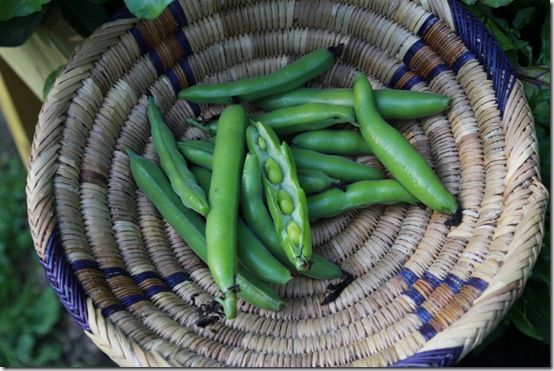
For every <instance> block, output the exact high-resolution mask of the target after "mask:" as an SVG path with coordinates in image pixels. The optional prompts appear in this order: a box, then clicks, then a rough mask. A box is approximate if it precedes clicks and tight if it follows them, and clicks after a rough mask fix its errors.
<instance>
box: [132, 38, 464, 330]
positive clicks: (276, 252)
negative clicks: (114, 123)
mask: <svg viewBox="0 0 554 371" xmlns="http://www.w3.org/2000/svg"><path fill="white" fill-rule="evenodd" d="M342 48H343V47H342V45H340V46H337V47H331V48H322V49H318V50H315V51H313V52H311V53H308V54H307V55H305V56H303V57H301V58H300V59H298V60H296V61H295V62H293V63H291V64H289V65H287V66H285V67H284V68H282V69H281V70H279V71H277V72H275V73H273V74H270V75H266V76H260V77H254V78H249V79H244V80H239V81H233V82H225V83H218V84H212V85H195V86H192V87H189V88H186V89H184V90H182V91H181V92H180V93H179V97H180V98H181V99H186V100H188V101H191V102H194V103H203V104H209V103H213V104H229V105H228V106H227V107H225V109H224V110H223V112H222V113H221V115H220V116H219V117H218V118H217V120H213V121H211V122H205V121H203V120H198V119H196V120H195V119H189V120H188V123H189V124H190V125H194V126H196V127H199V128H201V129H202V130H204V131H206V132H208V133H210V134H211V135H212V136H211V137H209V138H207V139H199V140H186V141H182V142H178V141H177V140H176V139H175V137H174V136H173V134H172V132H171V130H170V129H169V128H168V127H167V125H166V124H165V123H164V121H163V117H162V114H161V112H160V110H159V109H158V107H157V105H156V103H155V101H154V99H153V98H150V100H149V103H148V118H149V121H150V124H151V133H152V142H153V145H154V149H155V151H156V152H157V154H158V156H159V165H158V164H157V163H156V162H154V161H151V160H148V159H146V158H144V157H140V156H138V155H137V154H135V153H133V152H132V151H130V150H129V151H128V154H129V158H130V163H131V172H132V174H133V178H134V180H135V182H136V183H137V185H138V187H139V188H140V189H142V191H143V192H144V193H145V194H146V196H147V197H148V198H149V199H150V200H151V201H152V203H153V204H154V205H155V206H156V207H157V209H158V210H159V211H160V213H161V214H162V216H163V217H164V218H165V220H166V221H167V222H168V223H169V224H170V225H171V226H172V227H173V228H174V229H175V230H176V231H177V233H178V234H179V235H180V236H181V237H182V238H183V239H184V240H185V242H186V243H187V244H188V245H189V246H190V248H191V249H192V250H193V251H194V252H195V253H196V254H197V255H198V257H199V258H200V259H201V260H203V261H204V262H205V263H206V264H207V265H208V267H209V270H210V273H211V275H212V277H213V279H214V281H215V283H216V285H217V287H218V288H219V290H220V291H221V295H220V296H219V297H217V298H216V300H217V301H218V302H219V303H220V304H221V306H220V310H221V309H222V310H223V312H224V314H225V317H226V318H227V319H232V318H234V317H235V316H236V314H237V296H238V297H240V298H242V299H243V300H244V301H246V302H248V303H250V304H252V305H255V306H258V307H260V308H263V309H267V310H273V311H278V310H281V309H282V308H283V307H284V305H285V304H284V302H283V300H282V299H281V298H280V297H279V295H278V294H277V291H276V290H275V288H274V285H280V284H285V283H287V282H289V281H290V280H291V279H292V277H293V276H292V274H291V272H298V273H299V274H302V275H304V276H306V277H310V278H313V279H320V280H330V279H339V278H342V283H341V284H336V285H330V286H331V287H332V288H334V289H335V291H334V292H331V293H330V294H329V296H328V297H326V298H325V299H324V300H323V302H322V304H325V303H328V302H330V301H332V300H333V299H334V298H336V297H337V295H339V294H340V289H341V288H344V287H345V285H346V284H347V283H348V281H349V280H351V279H352V276H351V275H349V274H348V273H347V272H348V267H343V269H341V268H340V267H338V266H337V265H335V264H333V263H332V262H330V261H328V260H326V259H324V258H323V257H321V256H319V255H318V254H316V253H314V252H313V251H312V240H311V231H310V220H314V219H318V218H326V217H331V216H335V215H338V214H340V213H342V212H344V211H346V210H349V209H353V208H362V207H367V206H370V205H376V204H393V203H408V204H422V205H424V206H426V207H429V208H430V209H432V210H436V211H438V212H441V213H446V214H449V215H452V217H451V218H450V219H449V223H450V224H458V223H459V222H460V219H461V210H460V208H459V206H458V202H457V200H456V198H455V197H454V196H453V195H452V194H450V193H449V192H448V190H447V189H446V188H445V187H444V185H443V184H442V183H441V181H440V180H439V178H438V177H437V175H436V174H435V173H434V172H433V170H432V169H431V168H430V167H429V165H428V164H427V163H426V161H425V160H424V159H423V157H422V156H421V154H420V153H419V152H418V151H417V150H416V149H415V148H414V147H413V146H412V145H411V144H410V143H409V142H408V141H407V140H406V139H405V138H404V136H403V135H402V134H401V133H400V132H398V131H397V130H396V129H395V128H394V127H393V126H391V125H389V124H388V123H387V122H386V121H385V119H418V118H421V117H425V116H429V115H434V114H437V113H440V112H442V111H444V110H445V109H447V108H448V107H449V104H450V99H449V98H448V97H445V96H442V95H438V94H432V93H421V92H411V91H402V90H392V89H382V90H377V91H373V89H372V87H371V85H370V83H369V81H368V80H367V78H366V76H365V75H363V74H361V73H358V74H357V75H356V77H355V82H354V86H353V88H352V89H312V88H303V87H302V85H304V84H305V83H306V82H307V81H309V80H311V79H312V78H314V77H316V76H318V75H320V74H321V73H323V72H325V71H327V70H328V69H329V68H331V67H332V66H333V64H334V62H335V60H336V58H337V57H338V56H339V55H340V53H341V52H342ZM242 102H253V103H254V105H256V106H257V107H259V108H260V109H261V110H263V111H264V112H261V113H256V114H249V113H247V112H246V110H245V109H244V108H243V107H242V106H241V105H240V103H242ZM337 125H340V128H336V127H335V128H332V129H331V127H332V126H337ZM289 144H290V146H289ZM357 155H373V156H375V157H376V159H377V160H378V161H379V162H380V163H381V164H382V165H383V167H384V168H385V169H387V171H388V173H389V174H390V175H391V177H392V178H391V179H384V177H385V174H384V173H383V171H381V170H380V169H377V168H373V167H370V166H368V165H365V164H362V163H359V162H356V161H354V160H353V159H352V158H351V156H357Z"/></svg>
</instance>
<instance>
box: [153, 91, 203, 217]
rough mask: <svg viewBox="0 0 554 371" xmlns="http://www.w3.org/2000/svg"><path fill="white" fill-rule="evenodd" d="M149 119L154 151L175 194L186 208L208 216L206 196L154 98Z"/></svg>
mask: <svg viewBox="0 0 554 371" xmlns="http://www.w3.org/2000/svg"><path fill="white" fill-rule="evenodd" d="M148 119H149V120H150V125H151V128H152V143H153V144H154V149H155V150H156V153H157V154H158V156H159V157H160V164H161V166H162V169H163V171H164V172H165V173H166V174H167V177H168V178H169V181H170V182H171V186H172V187H173V189H174V190H175V193H177V194H178V195H179V197H180V198H181V202H183V204H184V205H185V206H186V207H188V208H191V209H193V210H194V211H196V212H198V213H200V214H202V215H206V214H207V213H208V211H209V210H210V208H209V206H208V201H207V200H206V195H205V194H204V191H202V189H201V188H200V187H199V186H198V184H197V183H196V179H194V175H193V174H192V173H191V172H190V170H189V169H188V167H187V162H186V161H185V158H184V157H183V155H182V154H181V153H180V152H179V150H178V149H177V143H176V141H175V137H174V136H173V133H172V132H171V130H170V129H169V128H168V127H167V125H166V124H165V123H164V121H163V117H162V114H161V112H160V110H159V109H158V107H157V106H156V103H155V102H154V98H153V97H150V99H149V100H148Z"/></svg>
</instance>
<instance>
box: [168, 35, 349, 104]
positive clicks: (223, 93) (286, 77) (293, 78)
mask: <svg viewBox="0 0 554 371" xmlns="http://www.w3.org/2000/svg"><path fill="white" fill-rule="evenodd" d="M341 51H342V45H339V46H337V47H330V48H321V49H317V50H314V51H312V52H311V53H308V54H306V55H304V56H303V57H301V58H300V59H298V60H296V61H294V62H292V63H290V64H288V65H287V66H285V67H283V68H282V69H280V70H279V71H277V72H274V73H272V74H270V75H267V76H258V77H251V78H248V79H243V80H238V81H232V82H222V83H217V84H211V85H194V86H191V87H189V88H186V89H183V90H181V91H180V92H179V98H181V99H186V100H189V101H191V102H195V103H219V104H230V103H236V101H237V99H238V100H241V101H246V102H247V101H252V100H256V99H260V98H262V97H266V96H268V95H272V94H277V93H281V92H284V91H287V90H291V89H294V88H296V87H299V86H300V85H302V84H304V83H305V82H306V81H308V80H311V79H313V78H314V77H316V76H318V75H320V74H322V73H323V72H325V71H327V70H328V69H329V68H331V66H332V65H333V64H334V62H335V58H336V57H337V55H340V53H341Z"/></svg>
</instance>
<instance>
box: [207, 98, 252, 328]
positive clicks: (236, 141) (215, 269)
mask: <svg viewBox="0 0 554 371" xmlns="http://www.w3.org/2000/svg"><path fill="white" fill-rule="evenodd" d="M247 125H248V123H247V119H246V111H245V110H244V108H242V107H241V106H239V105H231V106H228V107H227V108H225V110H224V111H223V113H222V114H221V118H220V120H219V135H218V136H217V137H216V139H215V147H214V160H213V165H212V181H211V183H210V191H209V195H208V200H209V202H210V212H209V213H208V216H207V218H206V240H207V242H208V267H209V268H210V272H211V274H212V277H213V278H214V281H215V283H216V285H217V287H219V289H220V290H221V291H222V293H223V295H224V296H225V299H224V300H223V302H222V303H223V309H224V311H225V316H226V317H227V318H228V319H232V318H234V317H235V316H236V312H237V299H236V292H237V289H238V288H237V285H236V270H237V218H238V215H237V214H238V204H239V197H240V192H239V190H240V174H241V173H242V164H243V162H244V155H245V154H244V152H245V149H244V147H245V146H244V134H245V130H246V126H247Z"/></svg>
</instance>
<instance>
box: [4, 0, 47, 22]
mask: <svg viewBox="0 0 554 371" xmlns="http://www.w3.org/2000/svg"><path fill="white" fill-rule="evenodd" d="M49 2H50V0H2V1H0V21H7V20H8V19H12V18H15V17H23V16H26V15H29V14H31V13H34V12H38V11H39V10H41V9H42V6H43V5H44V4H47V3H49Z"/></svg>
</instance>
